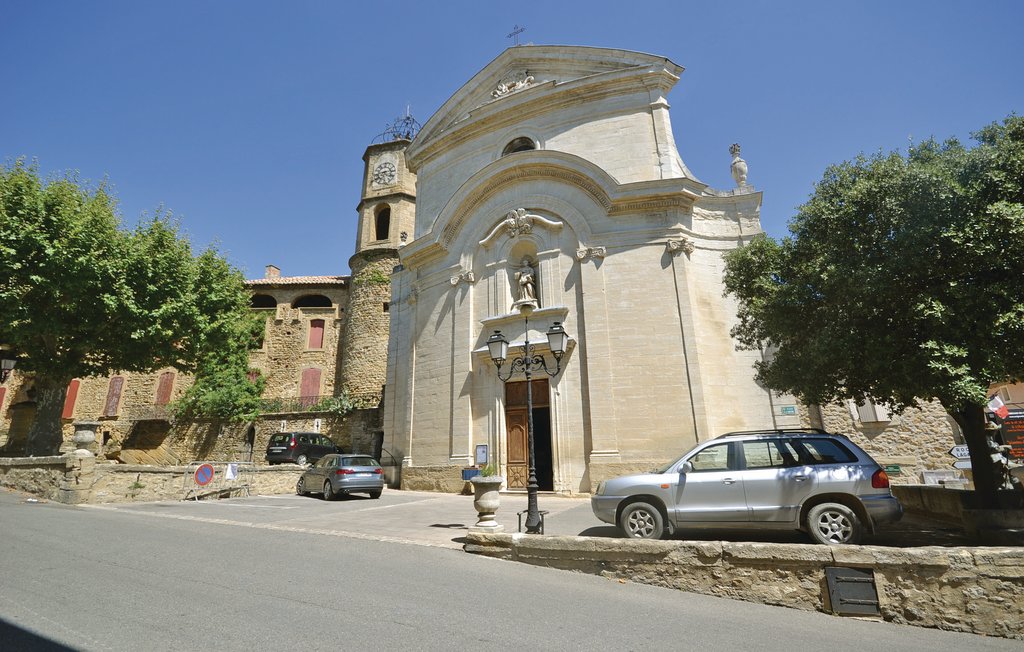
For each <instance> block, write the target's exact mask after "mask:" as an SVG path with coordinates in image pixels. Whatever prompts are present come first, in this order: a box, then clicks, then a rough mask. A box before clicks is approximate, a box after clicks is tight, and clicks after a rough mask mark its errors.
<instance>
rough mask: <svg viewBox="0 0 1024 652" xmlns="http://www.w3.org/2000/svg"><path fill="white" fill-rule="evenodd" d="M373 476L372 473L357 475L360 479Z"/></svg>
mask: <svg viewBox="0 0 1024 652" xmlns="http://www.w3.org/2000/svg"><path fill="white" fill-rule="evenodd" d="M371 475H373V474H372V473H356V476H357V477H360V478H368V477H370V476H371Z"/></svg>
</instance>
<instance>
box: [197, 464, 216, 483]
mask: <svg viewBox="0 0 1024 652" xmlns="http://www.w3.org/2000/svg"><path fill="white" fill-rule="evenodd" d="M211 480H213V466H212V465H210V464H202V465H200V467H199V468H198V469H196V484H197V485H199V486H200V487H205V486H206V485H208V484H210V481H211Z"/></svg>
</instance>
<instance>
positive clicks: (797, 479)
mask: <svg viewBox="0 0 1024 652" xmlns="http://www.w3.org/2000/svg"><path fill="white" fill-rule="evenodd" d="M793 479H794V480H796V481H797V482H803V481H804V480H806V479H807V476H806V475H794V476H793Z"/></svg>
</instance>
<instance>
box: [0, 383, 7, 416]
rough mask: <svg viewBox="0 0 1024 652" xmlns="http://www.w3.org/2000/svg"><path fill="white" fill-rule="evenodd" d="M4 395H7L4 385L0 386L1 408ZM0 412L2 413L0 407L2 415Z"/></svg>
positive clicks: (0, 410)
mask: <svg viewBox="0 0 1024 652" xmlns="http://www.w3.org/2000/svg"><path fill="white" fill-rule="evenodd" d="M6 397H7V388H6V387H0V408H3V406H4V398H6ZM2 414H3V410H2V409H0V415H2Z"/></svg>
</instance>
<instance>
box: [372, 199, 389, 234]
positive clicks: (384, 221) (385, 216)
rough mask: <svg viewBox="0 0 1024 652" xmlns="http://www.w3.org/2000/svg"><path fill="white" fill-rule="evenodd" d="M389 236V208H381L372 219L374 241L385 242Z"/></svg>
mask: <svg viewBox="0 0 1024 652" xmlns="http://www.w3.org/2000/svg"><path fill="white" fill-rule="evenodd" d="M390 235H391V207H390V206H387V205H385V206H381V207H380V208H378V209H377V213H376V215H375V217H374V240H387V239H388V238H389V237H390Z"/></svg>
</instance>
